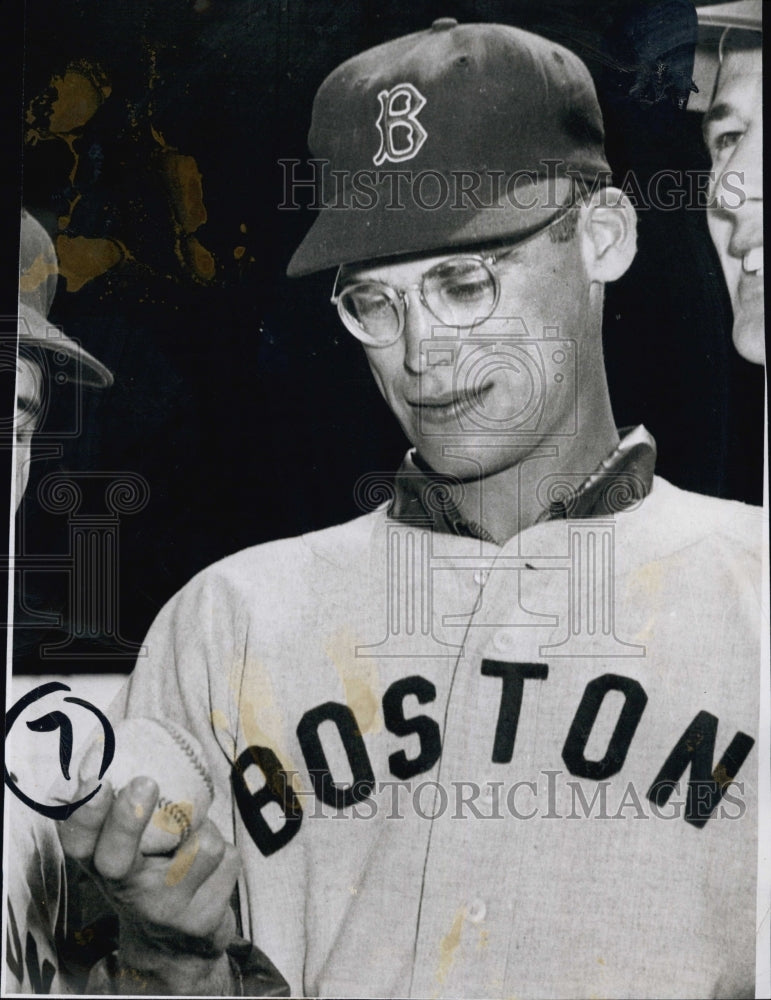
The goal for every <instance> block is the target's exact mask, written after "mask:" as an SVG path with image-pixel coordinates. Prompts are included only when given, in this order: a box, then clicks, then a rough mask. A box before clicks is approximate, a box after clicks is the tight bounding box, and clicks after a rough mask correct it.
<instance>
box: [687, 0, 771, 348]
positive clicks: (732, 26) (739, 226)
mask: <svg viewBox="0 0 771 1000" xmlns="http://www.w3.org/2000/svg"><path fill="white" fill-rule="evenodd" d="M697 13H698V17H699V24H700V25H702V26H703V27H717V28H722V29H723V31H722V34H721V37H720V42H719V51H718V57H719V69H718V73H717V78H716V81H715V87H714V91H713V93H712V97H711V100H710V105H709V108H708V109H707V112H706V114H705V116H704V126H703V128H704V139H705V142H706V144H707V148H708V149H709V152H710V156H711V157H712V169H713V170H714V172H715V177H714V180H713V198H712V200H711V202H710V208H709V215H708V220H709V229H710V233H711V234H712V239H713V241H714V243H715V247H716V248H717V252H718V255H719V257H720V263H721V265H722V267H723V274H724V275H725V279H726V284H727V285H728V291H729V294H730V296H731V305H732V307H733V312H734V321H733V339H734V344H735V346H736V349H737V351H738V352H739V353H740V354H741V355H742V357H744V358H746V359H747V360H748V361H754V362H755V363H757V364H763V363H764V361H765V357H766V344H765V335H764V294H763V76H762V43H763V23H762V15H761V3H760V0H738V2H733V3H723V4H716V5H715V6H712V7H701V8H698V10H697ZM730 178H733V183H734V184H736V183H738V186H739V188H740V190H741V193H742V197H741V198H740V199H737V198H735V197H734V198H727V197H723V198H720V197H714V195H715V194H719V193H720V190H721V183H722V182H723V181H724V180H725V179H730Z"/></svg>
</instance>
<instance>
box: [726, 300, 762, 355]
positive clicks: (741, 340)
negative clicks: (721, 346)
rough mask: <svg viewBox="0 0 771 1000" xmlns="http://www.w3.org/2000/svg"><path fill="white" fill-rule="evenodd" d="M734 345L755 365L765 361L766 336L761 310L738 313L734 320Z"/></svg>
mask: <svg viewBox="0 0 771 1000" xmlns="http://www.w3.org/2000/svg"><path fill="white" fill-rule="evenodd" d="M733 341H734V347H735V348H736V350H737V351H738V352H739V354H741V356H742V357H743V358H745V359H746V360H747V361H751V362H752V363H753V364H755V365H764V364H765V363H766V338H765V331H764V324H763V311H762V310H760V311H759V314H756V313H755V312H754V311H753V314H746V313H745V314H740V315H739V316H737V317H736V319H735V320H734V328H733Z"/></svg>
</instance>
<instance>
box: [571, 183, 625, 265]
mask: <svg viewBox="0 0 771 1000" xmlns="http://www.w3.org/2000/svg"><path fill="white" fill-rule="evenodd" d="M581 240H582V246H581V250H582V253H583V256H584V262H585V264H586V269H587V272H588V275H589V279H590V280H591V281H598V282H601V283H603V284H604V283H605V282H607V281H615V280H616V279H617V278H620V277H621V275H622V274H624V273H625V272H626V270H627V268H628V267H629V265H630V264H631V263H632V260H633V259H634V255H635V252H636V250H637V213H636V212H635V210H634V208H633V206H632V203H631V202H630V200H629V199H628V198H627V196H626V195H625V194H624V192H623V191H621V190H619V188H615V187H606V188H602V189H601V190H599V191H595V192H594V193H593V195H592V196H591V198H590V200H589V201H588V202H587V204H586V205H585V206H584V211H583V225H582V226H581Z"/></svg>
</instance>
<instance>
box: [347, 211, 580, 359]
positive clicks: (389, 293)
mask: <svg viewBox="0 0 771 1000" xmlns="http://www.w3.org/2000/svg"><path fill="white" fill-rule="evenodd" d="M576 203H577V202H576V199H575V197H571V198H570V199H569V201H568V202H566V203H565V204H564V205H563V206H562V208H561V209H560V211H559V212H557V214H556V215H555V216H553V217H552V218H551V219H549V221H548V222H546V223H544V225H543V226H541V227H540V228H539V229H536V230H535V232H533V233H530V234H529V235H528V236H526V237H525V238H524V239H521V240H518V241H517V242H516V243H514V244H511V245H509V246H506V247H504V248H502V249H500V250H496V251H494V252H493V253H487V254H474V253H460V254H456V255H454V256H451V257H449V258H448V259H447V260H443V261H440V262H439V263H438V264H434V265H433V266H432V267H430V268H428V270H427V271H424V272H423V274H422V275H421V276H420V281H418V282H416V283H414V284H411V285H403V286H401V287H400V288H395V287H394V286H393V285H389V284H388V283H387V282H385V281H376V280H369V281H354V282H352V283H351V284H350V285H347V286H346V287H345V289H343V291H346V290H348V289H350V288H356V287H357V286H358V285H377V286H379V287H380V288H381V289H382V290H383V293H384V294H385V296H386V298H388V299H389V301H390V302H391V303H392V304H393V306H394V309H395V310H396V315H397V317H398V319H399V325H398V328H397V331H396V334H395V335H394V336H393V337H392V338H391V339H389V340H376V339H375V338H373V337H370V336H369V335H368V334H367V333H366V332H365V331H364V330H363V329H362V328H361V327H360V326H359V325H358V324H356V322H355V320H354V319H353V318H352V317H351V315H350V313H348V312H347V311H346V310H345V309H343V307H342V292H341V291H339V290H338V284H339V282H340V276H341V274H342V272H343V267H345V265H344V264H341V265H340V267H338V269H337V274H336V275H335V283H334V285H333V286H332V296H331V298H330V300H329V301H330V302H331V304H332V305H333V306H335V307H336V308H337V313H338V315H339V317H340V320H341V322H342V324H343V326H345V328H346V329H347V330H348V331H349V332H350V333H352V334H353V336H354V337H356V339H357V340H359V341H361V343H362V344H366V345H367V346H368V347H390V346H391V345H392V344H395V343H396V342H397V341H398V340H399V339H400V338H401V336H402V334H403V333H404V325H405V322H406V316H407V309H408V308H409V303H408V300H407V292H410V291H416V292H418V294H419V296H420V301H421V303H422V305H423V306H424V308H425V309H427V310H428V311H429V312H430V313H431V315H432V316H433V317H434V318H435V319H437V320H438V321H439V322H440V323H442V324H443V325H444V326H449V325H451V324H448V323H446V322H445V321H444V320H443V319H442V318H441V317H440V316H437V315H436V313H435V312H434V310H433V309H432V308H431V306H430V305H429V304H428V302H427V301H426V297H425V294H424V291H423V289H424V285H425V282H426V279H427V278H428V277H429V275H431V274H432V272H433V271H435V270H436V269H437V268H439V267H445V266H446V265H447V264H448V263H450V262H451V261H452V262H454V261H472V262H473V263H475V264H481V265H482V266H483V267H484V268H486V270H487V271H488V273H489V274H490V277H491V278H492V279H493V287H494V291H495V294H494V301H493V304H492V306H491V307H490V310H489V312H488V313H487V315H485V316H479V317H478V318H477V319H476V320H475V321H474V322H473V323H470V324H469V325H468V326H467V327H466V326H464V327H456V329H464V330H465V329H469V330H470V329H473V327H475V326H477V325H478V324H479V323H484V321H485V320H487V319H489V318H490V317H491V316H492V314H493V313H494V312H495V310H496V308H497V306H498V301H499V299H500V297H501V279H500V277H499V275H498V272H497V271H496V270H495V265H496V264H498V263H499V262H500V261H501V260H503V259H504V258H505V257H507V256H508V255H509V254H511V253H514V251H515V250H518V249H519V248H520V247H521V246H524V245H525V244H526V243H530V242H531V241H533V240H535V239H536V238H537V237H539V236H541V235H543V233H545V232H546V231H547V230H548V229H550V228H551V227H552V226H554V225H556V224H557V223H558V222H561V221H562V219H564V218H565V216H566V215H567V214H568V212H569V211H570V210H571V209H572V208H573V207H574V206H575V205H576Z"/></svg>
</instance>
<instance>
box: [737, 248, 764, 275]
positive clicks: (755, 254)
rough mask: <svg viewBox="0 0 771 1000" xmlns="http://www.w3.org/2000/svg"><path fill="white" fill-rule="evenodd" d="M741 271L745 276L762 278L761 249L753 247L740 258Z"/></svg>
mask: <svg viewBox="0 0 771 1000" xmlns="http://www.w3.org/2000/svg"><path fill="white" fill-rule="evenodd" d="M742 270H743V271H744V273H745V274H753V275H757V276H758V277H762V276H763V247H762V246H760V247H753V248H752V249H751V250H748V251H747V253H746V254H744V256H743V257H742Z"/></svg>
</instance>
